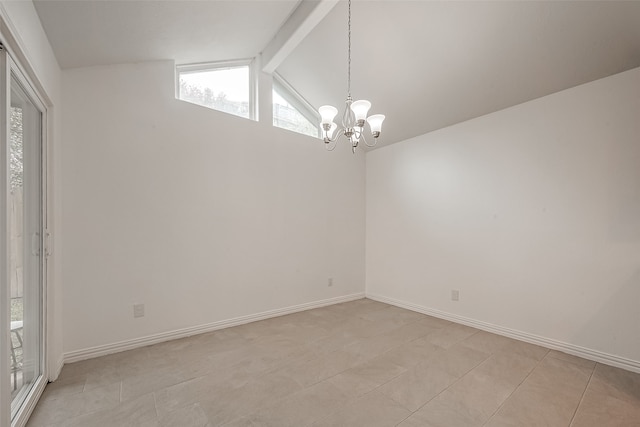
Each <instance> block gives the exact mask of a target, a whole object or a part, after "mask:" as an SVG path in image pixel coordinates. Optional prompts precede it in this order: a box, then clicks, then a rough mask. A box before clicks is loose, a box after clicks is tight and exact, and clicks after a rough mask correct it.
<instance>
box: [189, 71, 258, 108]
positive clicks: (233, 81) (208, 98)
mask: <svg viewBox="0 0 640 427" xmlns="http://www.w3.org/2000/svg"><path fill="white" fill-rule="evenodd" d="M177 70H178V98H180V99H181V100H183V101H187V102H192V103H194V104H198V105H202V106H204V107H208V108H212V109H214V110H218V111H223V112H225V113H229V114H233V115H236V116H240V117H244V118H247V119H252V120H255V118H256V117H255V101H254V98H255V97H254V93H255V90H254V85H253V84H252V80H253V79H252V78H251V74H252V73H251V61H248V60H247V61H234V62H221V63H210V64H195V65H183V66H178V67H177Z"/></svg>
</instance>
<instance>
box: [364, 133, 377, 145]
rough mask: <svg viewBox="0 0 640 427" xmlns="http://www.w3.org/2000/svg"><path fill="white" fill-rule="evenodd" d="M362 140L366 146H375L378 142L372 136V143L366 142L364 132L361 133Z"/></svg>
mask: <svg viewBox="0 0 640 427" xmlns="http://www.w3.org/2000/svg"><path fill="white" fill-rule="evenodd" d="M362 140H363V141H364V145H366V146H367V147H375V146H376V144H377V143H378V140H377V139H376V138H373V144H369V143H368V142H367V138H365V137H364V133H363V134H362Z"/></svg>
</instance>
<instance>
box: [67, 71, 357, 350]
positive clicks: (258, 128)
mask: <svg viewBox="0 0 640 427" xmlns="http://www.w3.org/2000/svg"><path fill="white" fill-rule="evenodd" d="M63 92H64V101H63V125H64V127H63V129H64V143H63V159H64V164H63V177H62V180H63V186H64V189H65V203H64V207H63V226H64V230H65V236H64V237H65V238H64V247H63V255H64V259H65V263H66V264H65V268H64V273H63V274H64V283H65V287H64V302H65V312H64V351H65V353H69V352H77V351H79V350H83V349H87V348H91V347H95V346H103V345H108V344H113V343H117V342H120V341H125V340H132V339H137V338H140V337H145V336H149V335H152V334H158V333H164V332H167V331H173V330H177V329H181V328H189V327H194V326H198V325H204V324H209V323H212V322H217V321H220V320H226V319H231V318H235V317H238V316H244V315H249V314H255V313H259V312H263V311H267V310H272V309H278V308H284V307H289V306H294V305H297V304H302V303H308V302H313V301H318V300H323V299H327V298H332V297H337V296H344V295H349V294H353V293H358V292H364V273H365V266H364V241H365V236H364V233H365V225H364V220H363V218H364V214H365V200H364V196H365V188H364V187H365V183H364V179H365V172H364V155H363V154H362V153H359V154H357V155H356V156H353V155H351V154H350V152H349V150H348V147H346V146H344V149H342V148H341V149H339V150H337V151H335V152H332V153H330V152H326V151H325V149H324V147H323V144H322V142H321V141H319V140H317V139H313V138H309V137H305V136H302V135H299V134H295V133H291V132H288V131H285V130H282V129H277V128H273V127H271V126H270V125H268V123H269V122H270V121H271V120H270V118H268V120H266V121H265V123H260V122H253V121H249V120H246V119H241V118H238V117H235V116H230V115H227V114H224V113H220V112H216V111H213V110H209V109H206V108H203V107H199V106H196V105H192V104H188V103H184V102H181V101H178V100H176V99H175V98H174V93H175V92H174V66H173V63H172V62H169V61H167V62H151V63H140V64H129V65H118V66H106V67H95V68H82V69H70V70H65V71H64V72H63ZM329 277H332V278H333V279H334V285H333V287H328V286H327V279H328V278H329ZM134 303H144V304H145V308H146V315H145V317H143V318H137V319H134V318H133V308H132V306H133V304H134Z"/></svg>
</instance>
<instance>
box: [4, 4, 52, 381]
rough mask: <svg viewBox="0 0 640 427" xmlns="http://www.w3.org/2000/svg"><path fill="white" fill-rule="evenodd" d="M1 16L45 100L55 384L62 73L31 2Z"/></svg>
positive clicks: (11, 6) (10, 6)
mask: <svg viewBox="0 0 640 427" xmlns="http://www.w3.org/2000/svg"><path fill="white" fill-rule="evenodd" d="M0 13H1V14H2V16H3V18H4V19H5V20H6V21H7V28H2V32H3V38H4V37H7V36H8V34H4V33H5V32H7V33H11V35H12V36H13V38H14V39H15V40H16V42H17V43H18V45H19V47H20V50H21V51H22V53H23V54H24V56H25V58H17V59H18V60H19V61H21V62H26V63H23V64H22V65H23V66H25V67H28V68H31V69H32V71H33V72H34V73H35V75H36V81H35V82H34V83H35V84H36V85H39V86H41V88H40V89H41V90H43V91H44V92H45V93H44V95H45V96H46V97H47V98H48V102H49V105H48V111H47V118H48V127H49V140H48V141H47V144H48V156H49V170H48V173H49V175H48V186H49V200H48V203H49V212H48V215H49V217H48V223H49V224H48V226H49V229H50V231H51V233H52V235H53V241H52V243H53V247H52V248H51V252H52V255H51V257H50V258H49V265H48V269H49V275H48V278H47V279H48V289H47V290H48V295H47V298H48V306H47V309H48V312H47V321H48V323H47V329H48V331H47V333H48V347H47V351H48V356H47V357H48V359H49V366H48V370H49V379H51V380H54V379H55V378H56V377H57V375H58V373H59V369H60V368H62V311H63V310H62V303H63V301H62V278H61V273H62V257H61V252H62V251H61V242H62V229H61V220H60V218H61V216H60V211H61V207H62V192H61V189H60V187H59V186H58V182H59V173H60V162H61V159H60V152H59V144H60V140H61V117H60V114H59V112H60V103H61V98H62V97H61V88H62V85H61V71H60V67H59V66H58V62H57V60H56V58H55V55H54V53H53V49H52V48H51V45H50V44H49V40H48V39H47V36H46V34H45V32H44V29H43V28H42V25H41V23H40V18H39V17H38V14H37V12H36V10H35V8H34V6H33V3H32V2H31V1H0ZM5 41H6V40H5Z"/></svg>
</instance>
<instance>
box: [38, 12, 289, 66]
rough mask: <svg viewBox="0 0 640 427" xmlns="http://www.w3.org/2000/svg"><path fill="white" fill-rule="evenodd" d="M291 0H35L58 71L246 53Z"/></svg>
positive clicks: (268, 35)
mask: <svg viewBox="0 0 640 427" xmlns="http://www.w3.org/2000/svg"><path fill="white" fill-rule="evenodd" d="M297 4H298V0H285V1H283V0H280V1H273V0H271V1H270V0H257V1H256V0H253V1H244V0H233V1H231V0H227V1H220V0H208V1H207V0H200V1H189V0H162V1H158V0H142V1H140V0H138V1H135V0H108V1H105V0H102V1H99V0H71V1H69V0H65V1H59V0H35V1H34V5H35V7H36V11H37V12H38V15H39V16H40V21H41V22H42V26H43V27H44V30H45V32H46V34H47V37H48V38H49V41H50V42H51V45H52V47H53V50H54V52H55V55H56V57H57V59H58V63H59V64H60V66H61V67H62V68H72V67H87V66H93V65H108V64H119V63H128V62H140V61H150V60H160V59H173V60H175V61H176V63H178V64H185V63H195V62H211V61H223V60H232V59H245V58H252V57H254V56H256V55H257V54H259V53H260V52H261V51H262V49H263V48H264V47H265V45H266V44H267V43H268V42H269V41H270V40H271V39H272V38H273V36H274V35H275V34H276V32H277V31H278V29H279V28H280V27H281V26H282V24H283V23H284V22H285V21H286V19H287V18H288V17H289V15H290V14H291V12H292V11H293V10H294V9H295V7H296V6H297Z"/></svg>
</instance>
